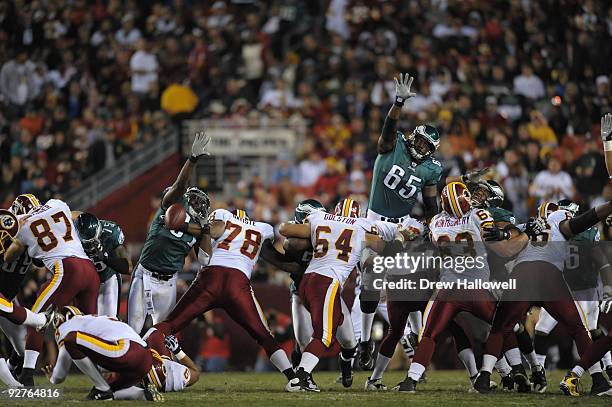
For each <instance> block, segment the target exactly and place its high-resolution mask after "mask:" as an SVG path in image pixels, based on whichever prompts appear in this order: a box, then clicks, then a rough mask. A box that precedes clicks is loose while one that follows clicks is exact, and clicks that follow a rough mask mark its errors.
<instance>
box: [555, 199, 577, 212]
mask: <svg viewBox="0 0 612 407" xmlns="http://www.w3.org/2000/svg"><path fill="white" fill-rule="evenodd" d="M557 206H558V207H559V209H563V210H564V211H568V212H569V213H571V214H572V216H576V215H578V212H579V211H580V205H578V204H577V203H576V202H572V201H570V200H569V199H562V200H560V201H559V202H557Z"/></svg>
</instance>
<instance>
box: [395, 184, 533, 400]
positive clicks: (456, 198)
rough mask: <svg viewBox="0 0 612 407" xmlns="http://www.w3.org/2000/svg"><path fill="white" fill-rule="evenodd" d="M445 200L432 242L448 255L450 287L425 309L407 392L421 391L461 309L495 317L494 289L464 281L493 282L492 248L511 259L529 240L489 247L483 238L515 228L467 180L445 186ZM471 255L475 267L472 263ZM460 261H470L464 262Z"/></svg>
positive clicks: (445, 274)
mask: <svg viewBox="0 0 612 407" xmlns="http://www.w3.org/2000/svg"><path fill="white" fill-rule="evenodd" d="M441 201H442V209H443V212H441V213H439V214H438V215H436V216H434V217H433V218H432V219H431V221H430V224H429V228H430V230H431V235H432V241H433V242H434V243H435V244H436V246H438V247H439V249H440V256H441V258H443V259H444V263H442V264H441V270H440V277H439V280H440V282H441V283H446V284H447V287H448V288H442V289H438V290H436V291H435V292H434V295H433V296H432V298H431V299H430V301H429V303H428V304H427V308H426V309H425V311H424V313H423V330H422V331H421V334H420V338H419V339H420V341H419V346H418V348H417V350H416V352H415V355H414V359H413V361H412V364H411V365H410V370H409V371H408V375H407V376H406V379H405V380H404V381H403V382H401V383H400V384H399V386H398V387H397V390H398V391H401V392H408V393H413V392H415V391H416V385H417V383H418V381H419V379H420V377H421V375H422V374H423V373H424V372H425V369H426V368H427V366H428V365H429V363H430V361H431V357H432V355H433V352H434V348H435V341H436V339H437V337H438V335H439V334H440V333H441V332H442V331H443V330H444V329H445V328H446V327H447V325H448V324H449V323H450V322H451V321H452V320H453V318H454V317H455V316H456V315H457V314H458V313H459V312H461V311H465V312H469V313H471V314H473V315H474V316H476V317H478V318H480V319H482V320H483V321H486V322H491V321H492V320H493V315H494V313H495V306H496V301H495V298H494V297H493V295H492V293H491V292H490V291H489V290H488V289H484V288H469V287H467V286H466V287H464V288H461V286H460V283H463V284H465V283H474V284H475V285H476V286H478V284H479V283H482V282H488V281H489V277H490V275H489V274H490V270H489V265H488V263H487V262H486V250H487V247H490V248H491V249H492V250H494V251H495V252H496V253H498V254H499V255H501V256H504V257H507V256H510V255H512V254H513V252H512V250H516V251H518V250H519V249H520V248H521V247H522V246H524V244H525V243H526V242H527V239H526V237H520V236H519V237H517V238H516V239H515V243H514V242H513V243H512V244H507V245H506V246H507V247H505V248H502V247H501V246H500V245H499V244H498V243H493V244H490V245H487V247H485V244H484V242H483V241H485V240H489V239H491V238H492V237H491V236H492V235H493V236H495V235H496V234H497V233H503V232H506V233H507V234H508V235H507V236H505V237H506V239H508V238H510V236H509V234H510V232H508V231H499V230H498V229H496V228H495V225H494V222H493V218H492V217H491V215H490V214H489V212H488V211H487V210H485V209H478V208H473V207H472V203H471V195H470V192H469V190H468V188H467V186H466V185H465V184H463V183H461V182H451V183H449V184H447V185H446V186H445V187H444V189H443V190H442V193H441ZM517 240H518V242H517ZM520 240H523V242H520ZM448 259H451V260H453V259H456V261H457V263H455V261H453V262H451V264H450V265H447V264H446V263H447V261H448ZM469 259H471V260H472V263H473V265H472V266H469V267H468V266H467V261H468V260H469ZM478 259H480V261H479V260H478ZM459 260H462V261H465V262H466V264H463V266H461V264H460V263H458V261H459ZM460 266H461V267H463V268H461V267H460ZM487 385H490V383H487Z"/></svg>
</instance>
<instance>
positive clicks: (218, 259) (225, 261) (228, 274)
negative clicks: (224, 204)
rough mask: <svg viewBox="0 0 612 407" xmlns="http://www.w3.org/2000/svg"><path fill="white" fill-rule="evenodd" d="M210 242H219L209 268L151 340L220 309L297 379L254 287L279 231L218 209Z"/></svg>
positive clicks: (213, 213) (207, 266)
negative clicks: (256, 271)
mask: <svg viewBox="0 0 612 407" xmlns="http://www.w3.org/2000/svg"><path fill="white" fill-rule="evenodd" d="M210 236H211V238H212V239H214V240H213V243H212V254H211V257H210V262H209V263H208V265H206V266H204V267H203V268H202V269H201V270H200V271H199V272H198V275H197V277H196V278H195V280H194V281H193V283H192V284H191V286H190V287H189V289H188V290H187V292H186V293H185V294H184V295H183V296H182V297H181V299H180V300H179V301H178V303H177V304H176V306H175V307H174V308H173V309H172V311H171V312H170V314H169V315H168V317H167V318H166V319H165V320H164V321H162V322H160V323H158V324H156V325H155V326H154V328H156V330H155V331H154V332H152V333H151V335H150V337H151V338H152V340H159V336H160V335H170V334H174V333H176V332H178V331H180V330H181V329H183V328H184V327H185V326H187V324H189V323H190V322H191V321H192V320H193V319H194V318H195V317H197V316H198V315H201V314H203V313H205V312H206V311H209V310H211V309H215V308H221V309H223V310H225V312H226V313H227V314H228V315H229V316H230V317H231V318H232V319H233V320H234V321H236V322H237V323H238V324H239V325H240V326H242V327H243V328H244V329H245V330H246V331H247V332H248V333H249V334H250V335H251V337H253V338H254V339H255V340H256V341H257V343H258V344H260V345H261V346H262V347H263V348H264V349H265V351H266V353H267V354H268V357H269V358H270V361H271V362H272V364H273V365H274V366H276V368H277V369H278V370H279V371H281V372H282V373H283V374H284V375H285V376H286V377H287V380H291V379H292V378H293V377H294V372H293V369H292V366H291V362H289V359H288V358H287V355H286V354H285V351H284V350H282V349H281V348H280V346H279V344H278V343H277V342H276V341H275V340H274V338H273V337H272V335H271V333H270V330H269V329H268V325H267V322H266V318H265V315H264V313H263V311H262V309H261V307H260V306H259V303H258V302H257V299H256V298H255V294H254V293H253V288H252V287H251V281H250V278H251V274H252V273H253V268H254V267H255V264H256V263H257V260H258V259H259V254H260V250H261V248H262V245H263V244H264V242H266V241H268V240H272V239H273V238H274V228H273V227H272V226H271V225H269V224H267V223H263V222H254V221H252V220H250V219H248V218H246V217H242V218H241V217H238V216H237V215H233V214H232V213H231V212H230V211H228V210H226V209H217V210H215V211H213V212H212V213H211V214H210ZM156 337H157V338H156Z"/></svg>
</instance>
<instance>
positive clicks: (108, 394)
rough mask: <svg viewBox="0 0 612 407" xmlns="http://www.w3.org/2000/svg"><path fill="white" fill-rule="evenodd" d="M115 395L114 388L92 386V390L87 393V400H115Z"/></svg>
mask: <svg viewBox="0 0 612 407" xmlns="http://www.w3.org/2000/svg"><path fill="white" fill-rule="evenodd" d="M114 399H115V396H114V395H113V392H112V390H110V389H109V390H99V389H96V388H95V387H92V388H91V391H90V392H89V394H88V395H87V400H114Z"/></svg>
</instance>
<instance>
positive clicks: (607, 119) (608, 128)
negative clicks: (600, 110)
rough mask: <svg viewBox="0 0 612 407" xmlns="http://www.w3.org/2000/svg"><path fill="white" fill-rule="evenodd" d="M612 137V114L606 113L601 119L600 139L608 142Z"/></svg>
mask: <svg viewBox="0 0 612 407" xmlns="http://www.w3.org/2000/svg"><path fill="white" fill-rule="evenodd" d="M611 135H612V113H606V114H605V115H603V116H602V117H601V139H602V140H603V141H609V140H610V136H611Z"/></svg>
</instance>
